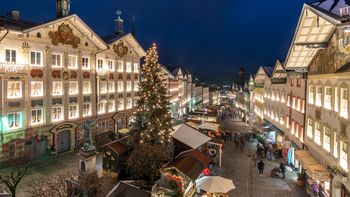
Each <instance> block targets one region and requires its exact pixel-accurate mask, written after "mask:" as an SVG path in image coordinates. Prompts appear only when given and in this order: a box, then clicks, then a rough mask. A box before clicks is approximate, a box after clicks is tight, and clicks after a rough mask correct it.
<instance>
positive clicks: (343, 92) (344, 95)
mask: <svg viewBox="0 0 350 197" xmlns="http://www.w3.org/2000/svg"><path fill="white" fill-rule="evenodd" d="M340 97H341V99H340V116H341V117H343V118H348V89H347V88H341V89H340Z"/></svg>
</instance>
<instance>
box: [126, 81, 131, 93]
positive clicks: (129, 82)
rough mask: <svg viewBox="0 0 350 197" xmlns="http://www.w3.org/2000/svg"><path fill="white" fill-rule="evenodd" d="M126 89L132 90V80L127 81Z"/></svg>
mask: <svg viewBox="0 0 350 197" xmlns="http://www.w3.org/2000/svg"><path fill="white" fill-rule="evenodd" d="M126 91H127V92H130V91H131V81H127V82H126Z"/></svg>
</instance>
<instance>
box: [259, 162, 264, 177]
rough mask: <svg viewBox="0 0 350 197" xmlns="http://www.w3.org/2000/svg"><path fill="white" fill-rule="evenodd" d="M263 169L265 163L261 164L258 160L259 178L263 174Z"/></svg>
mask: <svg viewBox="0 0 350 197" xmlns="http://www.w3.org/2000/svg"><path fill="white" fill-rule="evenodd" d="M264 168H265V163H264V162H263V160H260V161H259V163H258V170H259V176H262V175H263V174H264Z"/></svg>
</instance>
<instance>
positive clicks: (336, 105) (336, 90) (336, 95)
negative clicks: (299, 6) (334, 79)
mask: <svg viewBox="0 0 350 197" xmlns="http://www.w3.org/2000/svg"><path fill="white" fill-rule="evenodd" d="M334 111H335V112H338V111H339V88H338V87H335V88H334Z"/></svg>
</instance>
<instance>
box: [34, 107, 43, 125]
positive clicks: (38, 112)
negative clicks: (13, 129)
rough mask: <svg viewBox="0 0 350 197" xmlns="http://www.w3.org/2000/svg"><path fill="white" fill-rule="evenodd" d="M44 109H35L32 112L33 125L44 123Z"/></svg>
mask: <svg viewBox="0 0 350 197" xmlns="http://www.w3.org/2000/svg"><path fill="white" fill-rule="evenodd" d="M43 118H44V115H43V109H33V110H32V121H31V125H36V124H41V123H43V122H44V121H43Z"/></svg>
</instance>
